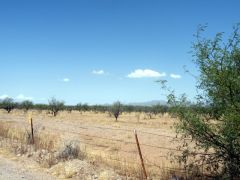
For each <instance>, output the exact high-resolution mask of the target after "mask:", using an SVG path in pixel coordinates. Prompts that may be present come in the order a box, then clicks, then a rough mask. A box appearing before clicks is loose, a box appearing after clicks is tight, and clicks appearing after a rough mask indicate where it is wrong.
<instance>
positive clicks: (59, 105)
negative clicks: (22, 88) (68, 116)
mask: <svg viewBox="0 0 240 180" xmlns="http://www.w3.org/2000/svg"><path fill="white" fill-rule="evenodd" d="M48 103H49V110H50V111H51V112H52V114H53V116H57V113H58V112H59V111H61V110H63V109H64V102H63V101H58V100H56V98H54V97H53V98H52V99H50V100H49V101H48Z"/></svg>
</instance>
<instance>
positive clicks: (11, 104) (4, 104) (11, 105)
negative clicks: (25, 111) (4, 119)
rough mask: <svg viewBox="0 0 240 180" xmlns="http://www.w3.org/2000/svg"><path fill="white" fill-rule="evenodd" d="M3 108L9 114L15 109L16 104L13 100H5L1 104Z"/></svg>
mask: <svg viewBox="0 0 240 180" xmlns="http://www.w3.org/2000/svg"><path fill="white" fill-rule="evenodd" d="M1 106H2V107H1V108H3V109H5V110H6V111H7V112H8V113H10V112H11V111H12V110H13V109H14V108H15V107H16V103H15V102H14V101H13V99H12V98H5V99H4V100H3V101H2V103H1Z"/></svg>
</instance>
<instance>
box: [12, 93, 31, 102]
mask: <svg viewBox="0 0 240 180" xmlns="http://www.w3.org/2000/svg"><path fill="white" fill-rule="evenodd" d="M16 99H17V100H19V101H25V100H33V98H32V97H27V96H24V95H23V94H19V95H18V96H17V97H16Z"/></svg>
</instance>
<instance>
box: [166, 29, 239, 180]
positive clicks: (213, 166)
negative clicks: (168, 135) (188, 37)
mask: <svg viewBox="0 0 240 180" xmlns="http://www.w3.org/2000/svg"><path fill="white" fill-rule="evenodd" d="M239 27H240V25H238V26H235V27H234V29H233V34H232V35H231V37H230V38H229V39H228V40H227V42H224V41H223V39H224V38H223V33H222V32H221V33H217V34H216V35H215V37H214V38H213V39H206V38H202V37H201V33H202V32H203V31H204V30H205V28H206V27H204V26H201V27H200V28H199V30H198V32H197V34H196V36H195V37H196V42H195V43H193V46H192V48H193V49H192V53H193V57H194V62H195V63H196V64H197V67H198V69H199V72H200V77H199V81H198V84H197V87H198V88H199V89H200V90H201V92H203V94H199V95H198V96H197V104H191V103H189V102H188V100H187V98H186V97H185V96H182V97H180V98H177V97H176V96H175V94H174V92H173V91H172V92H170V93H169V95H168V102H169V104H170V106H171V113H172V114H173V115H174V116H177V117H178V119H179V123H178V124H177V126H176V127H177V132H179V133H181V134H182V136H183V137H190V138H191V139H193V140H194V141H195V142H196V146H195V149H192V151H194V150H196V149H198V150H203V151H204V152H208V151H209V149H211V150H212V151H213V152H214V153H212V154H211V155H209V156H203V157H201V158H200V157H196V156H193V154H194V153H191V152H189V150H191V148H189V146H188V143H186V142H185V141H184V142H185V145H184V146H183V150H184V151H183V154H182V160H183V162H184V163H185V164H188V163H189V165H190V164H192V163H193V164H194V161H193V162H192V161H191V163H190V161H188V159H191V158H188V156H191V157H192V159H195V160H196V161H195V162H199V160H202V161H205V162H206V163H207V167H208V169H209V170H211V171H212V173H215V175H219V172H220V175H222V176H224V177H228V178H229V179H233V178H234V177H240V114H239V113H240V32H239ZM199 158H200V159H199Z"/></svg>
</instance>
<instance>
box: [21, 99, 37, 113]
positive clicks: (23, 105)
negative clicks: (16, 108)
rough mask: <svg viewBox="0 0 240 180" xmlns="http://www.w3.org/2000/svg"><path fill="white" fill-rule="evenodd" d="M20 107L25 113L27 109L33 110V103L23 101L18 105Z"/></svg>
mask: <svg viewBox="0 0 240 180" xmlns="http://www.w3.org/2000/svg"><path fill="white" fill-rule="evenodd" d="M20 107H21V108H22V109H24V110H25V111H28V110H29V109H31V108H33V107H34V105H33V102H32V101H29V100H26V101H23V102H22V103H21V104H20Z"/></svg>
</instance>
